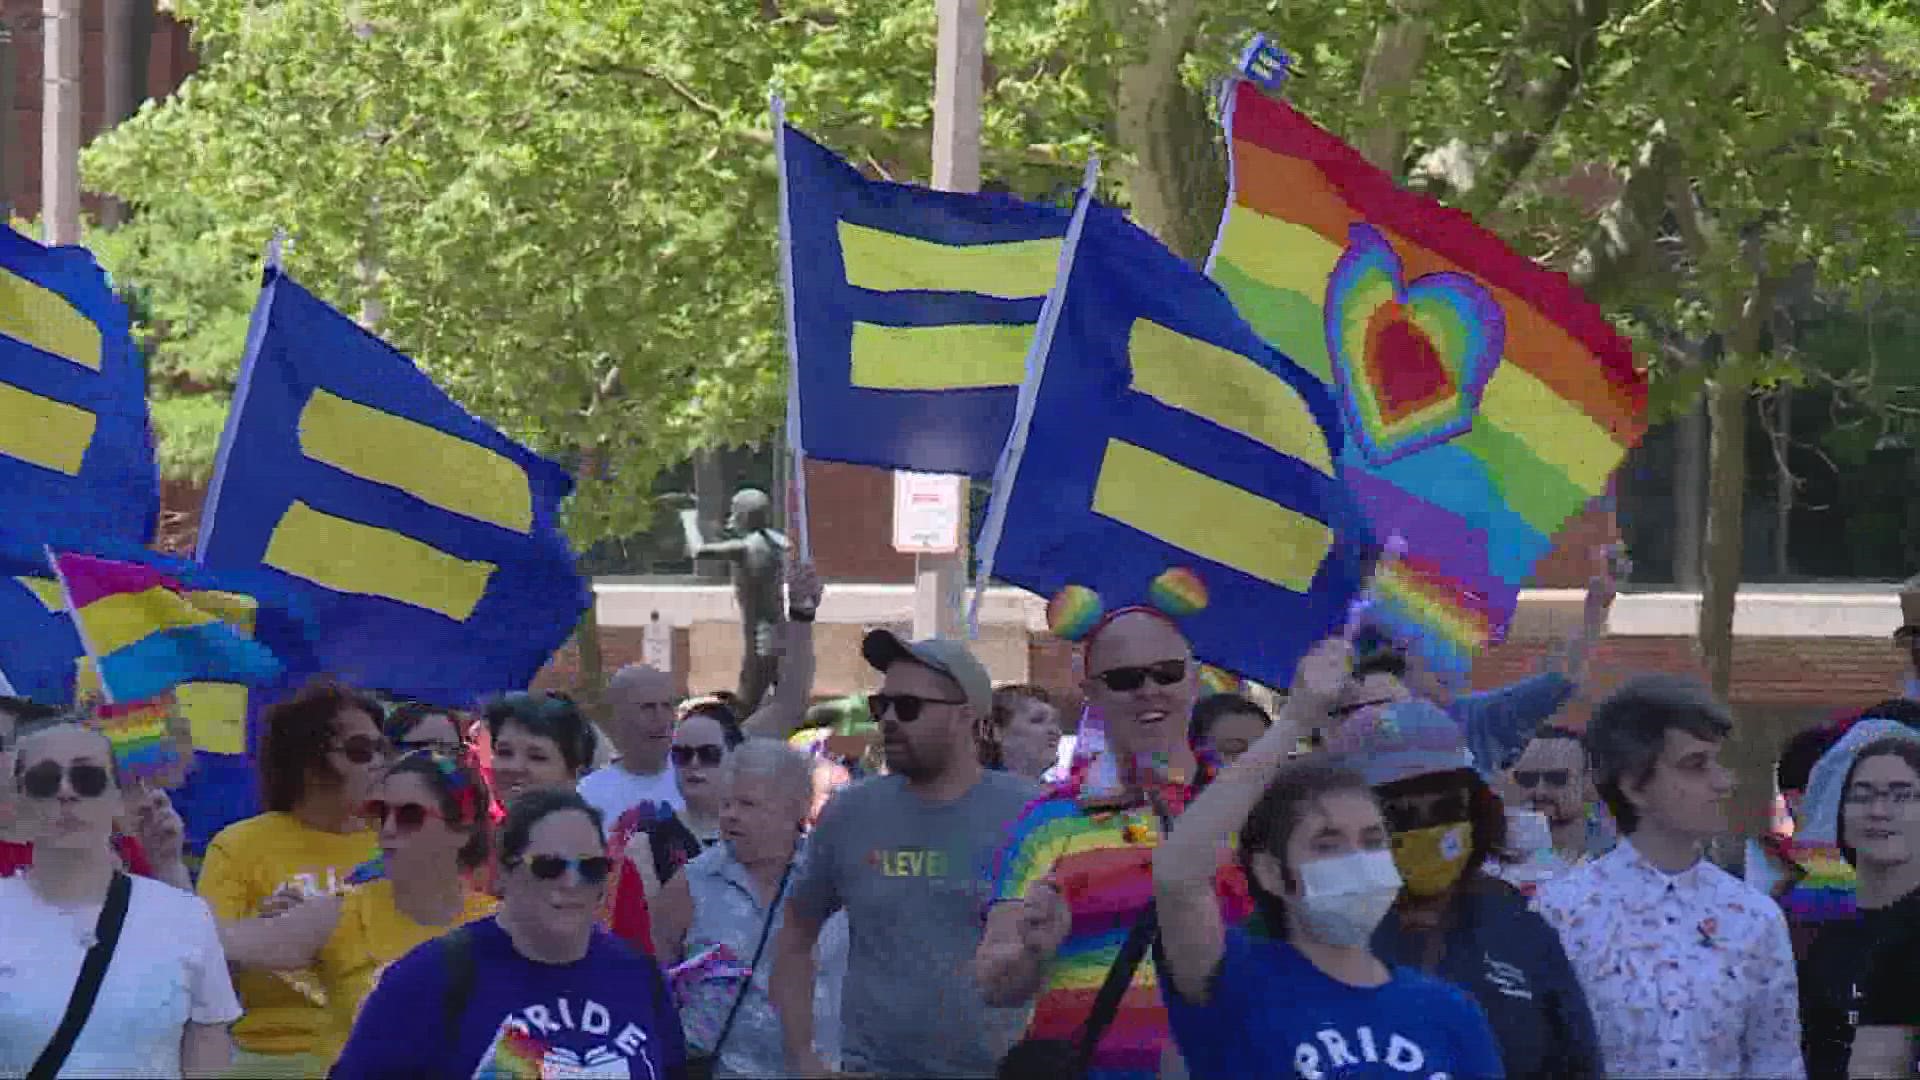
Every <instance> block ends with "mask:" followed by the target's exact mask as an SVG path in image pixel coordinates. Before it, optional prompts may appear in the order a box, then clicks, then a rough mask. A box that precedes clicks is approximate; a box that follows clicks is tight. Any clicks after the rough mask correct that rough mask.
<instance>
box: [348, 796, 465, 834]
mask: <svg viewBox="0 0 1920 1080" xmlns="http://www.w3.org/2000/svg"><path fill="white" fill-rule="evenodd" d="M360 815H361V816H362V817H364V818H367V819H368V820H370V821H374V822H377V823H379V824H380V825H385V824H386V823H387V818H389V817H391V818H393V827H394V828H396V829H399V830H400V831H401V832H403V833H410V832H416V831H418V830H419V828H420V826H422V825H425V824H426V823H427V819H428V818H433V819H434V820H436V821H445V820H447V816H446V815H445V814H442V813H441V812H440V811H438V810H435V809H434V808H433V807H431V806H427V805H425V804H423V803H389V802H387V801H386V800H385V799H373V800H370V801H369V802H368V803H367V804H366V805H365V806H363V807H361V808H360Z"/></svg>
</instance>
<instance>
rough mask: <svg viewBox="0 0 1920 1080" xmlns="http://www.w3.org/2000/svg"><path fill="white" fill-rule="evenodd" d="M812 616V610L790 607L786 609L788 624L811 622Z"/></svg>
mask: <svg viewBox="0 0 1920 1080" xmlns="http://www.w3.org/2000/svg"><path fill="white" fill-rule="evenodd" d="M813 616H814V609H812V608H797V607H790V608H788V609H787V620H788V621H789V622H812V621H813Z"/></svg>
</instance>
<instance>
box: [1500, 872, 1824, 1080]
mask: <svg viewBox="0 0 1920 1080" xmlns="http://www.w3.org/2000/svg"><path fill="white" fill-rule="evenodd" d="M1534 907H1535V908H1536V909H1537V910H1538V911H1539V912H1540V914H1541V915H1542V916H1544V917H1545V918H1546V920H1547V922H1549V923H1551V924H1552V925H1553V928H1554V929H1555V930H1558V931H1559V932H1560V942H1561V944H1562V945H1563V946H1564V947H1565V948H1566V951H1567V959H1568V961H1570V962H1571V963H1572V965H1573V971H1574V974H1575V975H1577V976H1578V977H1579V979H1580V986H1581V988H1582V989H1583V990H1585V991H1586V994H1587V1004H1588V1006H1589V1007H1590V1008H1591V1009H1592V1011H1593V1020H1594V1026H1595V1027H1596V1028H1597V1029H1598V1030H1599V1033H1600V1051H1601V1054H1602V1057H1603V1059H1604V1061H1605V1065H1606V1073H1607V1075H1608V1076H1632V1077H1660V1076H1671V1077H1788V1078H1793V1080H1798V1078H1800V1077H1804V1076H1805V1075H1806V1065H1805V1063H1804V1062H1803V1061H1802V1059H1801V1056H1800V1008H1799V981H1798V978H1797V976H1796V975H1795V972H1794V964H1793V945H1792V943H1791V941H1790V940H1789V939H1788V937H1787V921H1786V919H1785V917H1784V916H1782V915H1781V913H1780V908H1779V906H1778V905H1776V904H1775V903H1774V902H1773V901H1772V900H1769V899H1767V898H1766V897H1765V896H1763V895H1761V894H1760V893H1758V892H1756V891H1754V890H1753V889H1752V888H1750V887H1748V886H1747V885H1745V884H1742V883H1741V882H1740V881H1739V880H1738V879H1736V878H1735V877H1734V876H1733V875H1731V874H1729V873H1727V872H1726V871H1725V870H1722V869H1720V868H1719V867H1717V866H1715V865H1713V864H1712V863H1710V862H1708V861H1706V860H1705V859H1702V860H1700V861H1699V862H1697V863H1695V864H1694V865H1692V866H1691V867H1688V868H1687V869H1686V870H1684V871H1682V872H1681V873H1679V874H1674V875H1668V874H1666V873H1663V872H1662V871H1660V870H1659V869H1658V868H1656V867H1654V866H1653V865H1652V864H1651V863H1649V862H1647V861H1646V859H1645V858H1643V857H1641V855H1640V853H1639V852H1638V851H1636V850H1635V849H1634V846H1633V844H1632V842H1631V841H1626V840H1623V841H1621V842H1620V844H1619V846H1618V847H1615V848H1614V849H1613V850H1612V851H1611V852H1608V853H1607V854H1605V855H1602V856H1601V857H1599V858H1597V859H1594V860H1593V861H1591V862H1588V863H1586V864H1585V865H1583V866H1579V867H1576V868H1574V869H1572V870H1569V871H1567V872H1566V873H1564V874H1561V875H1560V876H1558V877H1556V878H1554V879H1553V880H1551V881H1549V882H1547V883H1546V884H1544V885H1542V886H1540V891H1539V893H1538V894H1537V895H1536V896H1535V897H1534Z"/></svg>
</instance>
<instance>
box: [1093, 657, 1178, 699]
mask: <svg viewBox="0 0 1920 1080" xmlns="http://www.w3.org/2000/svg"><path fill="white" fill-rule="evenodd" d="M1094 677H1095V678H1097V679H1099V680H1100V681H1101V682H1103V683H1106V684H1107V689H1109V690H1111V691H1113V692H1114V693H1116V694H1124V693H1127V692H1129V691H1132V690H1138V689H1140V688H1141V687H1142V686H1145V685H1147V680H1148V679H1152V680H1153V681H1154V683H1155V684H1157V685H1160V686H1172V685H1173V684H1174V683H1177V682H1179V681H1180V680H1181V679H1184V678H1186V677H1187V662H1186V661H1185V660H1162V661H1160V662H1159V663H1157V664H1143V665H1141V666H1138V667H1117V668H1108V669H1107V670H1106V671H1103V672H1101V673H1100V674H1098V675H1096V676H1094Z"/></svg>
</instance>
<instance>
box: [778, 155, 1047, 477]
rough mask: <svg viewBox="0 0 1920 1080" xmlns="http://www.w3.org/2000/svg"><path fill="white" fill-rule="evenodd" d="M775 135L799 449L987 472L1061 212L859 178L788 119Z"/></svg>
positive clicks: (879, 462) (917, 467)
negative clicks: (781, 191) (801, 446)
mask: <svg viewBox="0 0 1920 1080" xmlns="http://www.w3.org/2000/svg"><path fill="white" fill-rule="evenodd" d="M780 139H781V143H780V160H781V175H782V178H783V187H784V192H785V208H784V211H783V212H784V213H785V214H786V217H787V221H786V223H785V224H786V228H785V233H786V248H787V250H786V251H785V252H784V254H783V257H784V258H786V259H788V260H789V281H790V283H791V290H792V295H791V296H790V297H788V305H789V310H788V316H789V323H788V330H789V335H790V337H791V341H790V346H791V348H790V355H791V357H792V359H793V363H794V364H795V365H796V367H797V370H798V380H797V382H798V396H799V412H800V417H801V422H800V424H799V429H800V436H801V439H802V440H803V443H804V449H805V451H806V453H807V455H808V456H809V457H814V458H820V459H823V460H828V461H845V462H852V463H854V464H857V465H873V466H878V467H881V468H889V469H905V470H911V471H918V472H935V473H962V474H966V475H970V476H976V477H980V478H983V479H984V478H986V477H990V476H992V475H993V471H994V465H995V463H996V462H997V461H998V460H999V457H1000V451H1001V448H1002V447H1003V446H1005V444H1006V439H1007V432H1008V430H1009V429H1010V428H1011V427H1012V425H1013V414H1014V405H1015V399H1016V398H1017V397H1018V395H1019V390H1020V384H1021V383H1022V382H1023V381H1024V380H1025V378H1026V372H1027V352H1028V349H1029V347H1030V346H1031V344H1032V341H1033V337H1034V327H1035V324H1036V323H1037V322H1038V321H1039V319H1040V312H1041V309H1042V307H1043V306H1044V304H1045V302H1046V300H1047V296H1048V294H1049V293H1050V292H1051V291H1052V290H1053V288H1054V283H1055V280H1056V278H1057V276H1058V271H1059V266H1060V256H1061V247H1062V239H1063V238H1064V237H1065V235H1066V232H1067V224H1068V221H1069V218H1070V216H1071V215H1069V214H1068V213H1067V212H1066V211H1064V210H1060V209H1056V208H1054V207H1049V206H1040V205H1036V204H1033V203H1027V202H1022V201H1021V200H1019V199H1015V198H1012V197H1010V196H1004V195H990V194H982V195H973V194H958V193H954V192H945V191H932V190H929V189H927V188H922V187H914V186H912V185H908V184H896V183H888V182H883V181H874V180H868V179H867V178H865V177H863V176H861V175H860V173H859V172H857V171H856V170H855V169H854V168H853V167H852V166H850V165H848V164H847V163H846V162H845V161H842V160H841V159H840V158H839V157H837V156H835V155H834V154H833V153H832V152H831V151H829V150H827V149H826V148H824V147H822V146H820V145H819V144H818V143H815V142H814V141H813V140H812V139H809V138H807V137H806V136H805V135H803V134H801V133H800V132H799V131H798V130H796V129H795V128H793V127H792V126H790V125H782V126H781V129H780Z"/></svg>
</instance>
